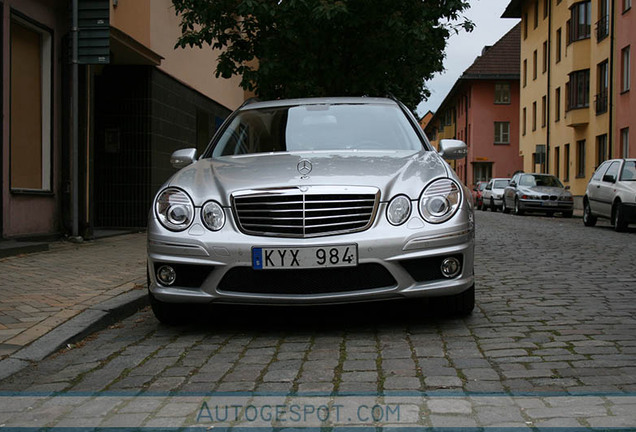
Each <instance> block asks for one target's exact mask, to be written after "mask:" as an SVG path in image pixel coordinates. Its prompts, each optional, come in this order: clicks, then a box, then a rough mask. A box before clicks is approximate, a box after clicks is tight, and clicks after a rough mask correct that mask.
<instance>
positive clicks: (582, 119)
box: [565, 108, 590, 128]
mask: <svg viewBox="0 0 636 432" xmlns="http://www.w3.org/2000/svg"><path fill="white" fill-rule="evenodd" d="M589 122H590V110H589V108H576V109H571V110H569V111H567V112H566V113H565V125H566V126H569V127H573V128H576V127H581V126H585V125H587V124H588V123H589Z"/></svg>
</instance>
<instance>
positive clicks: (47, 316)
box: [0, 233, 146, 358]
mask: <svg viewBox="0 0 636 432" xmlns="http://www.w3.org/2000/svg"><path fill="white" fill-rule="evenodd" d="M50 247H51V250H50V251H48V252H41V253H34V254H29V255H24V256H13V257H8V258H1V259H0V274H1V275H2V278H1V280H0V293H1V295H0V358H2V357H5V356H7V355H9V354H11V353H13V352H15V351H17V350H18V349H20V348H22V347H23V346H25V345H28V344H29V343H31V342H33V341H34V340H36V339H37V338H39V337H40V336H42V335H44V334H46V333H47V332H49V331H50V330H52V329H53V328H55V327H57V326H58V325H60V324H61V323H63V322H65V321H67V320H68V319H70V318H72V317H74V316H76V315H77V314H79V313H80V312H81V311H83V310H85V309H86V308H87V307H90V306H93V305H95V304H96V303H99V302H101V301H104V300H108V299H111V298H113V297H114V296H116V295H118V294H121V293H123V292H126V291H129V290H131V289H133V288H134V287H135V285H140V284H145V279H146V273H145V262H146V258H145V248H146V242H145V234H142V233H140V234H130V235H123V236H118V237H111V238H105V239H101V240H99V241H91V242H86V243H81V244H72V243H67V242H58V243H53V244H52V245H51V246H50ZM140 287H141V286H140Z"/></svg>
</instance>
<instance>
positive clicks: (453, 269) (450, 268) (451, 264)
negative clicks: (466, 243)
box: [442, 257, 462, 279]
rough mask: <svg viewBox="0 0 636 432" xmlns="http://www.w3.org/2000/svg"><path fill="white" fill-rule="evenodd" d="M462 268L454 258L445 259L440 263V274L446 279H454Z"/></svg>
mask: <svg viewBox="0 0 636 432" xmlns="http://www.w3.org/2000/svg"><path fill="white" fill-rule="evenodd" d="M461 269H462V266H461V264H460V263H459V260H458V259H457V258H454V257H450V258H445V259H444V261H442V274H443V275H444V277H447V278H449V279H450V278H454V277H455V276H457V275H458V274H459V272H460V271H461Z"/></svg>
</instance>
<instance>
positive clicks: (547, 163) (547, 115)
mask: <svg viewBox="0 0 636 432" xmlns="http://www.w3.org/2000/svg"><path fill="white" fill-rule="evenodd" d="M546 1H547V0H546ZM546 56H547V57H548V58H547V59H546V62H547V63H548V64H547V66H548V86H547V89H546V91H547V94H546V97H545V121H546V131H545V137H546V138H545V170H544V171H545V173H546V174H548V173H550V124H551V122H550V111H551V110H550V100H551V99H552V95H551V94H550V93H551V92H550V89H551V86H550V80H551V78H552V67H551V65H550V62H551V59H552V1H549V2H548V52H547V53H546Z"/></svg>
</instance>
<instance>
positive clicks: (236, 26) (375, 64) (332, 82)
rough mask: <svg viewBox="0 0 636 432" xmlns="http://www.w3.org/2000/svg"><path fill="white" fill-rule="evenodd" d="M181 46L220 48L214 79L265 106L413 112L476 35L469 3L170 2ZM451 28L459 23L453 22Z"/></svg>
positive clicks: (365, 0) (392, 0) (363, 0)
mask: <svg viewBox="0 0 636 432" xmlns="http://www.w3.org/2000/svg"><path fill="white" fill-rule="evenodd" d="M173 4H174V7H175V11H176V13H177V15H178V16H179V17H180V19H181V33H182V35H181V37H180V38H179V40H178V42H177V47H186V46H190V47H192V46H196V47H204V46H205V45H209V46H211V47H212V48H213V49H215V50H219V53H220V55H219V59H218V63H217V67H216V71H215V73H216V76H217V77H219V76H220V77H223V78H229V77H231V76H234V75H238V76H241V77H242V79H241V86H242V87H243V88H244V89H246V90H253V91H255V92H256V94H257V95H258V96H259V97H261V98H264V99H277V98H293V97H310V96H360V95H368V96H386V95H388V94H393V95H395V96H396V97H397V98H398V99H400V100H402V101H403V102H404V103H405V104H406V105H407V106H409V107H410V108H412V109H414V108H415V106H417V104H418V103H419V102H420V101H421V100H422V99H424V98H426V97H428V96H429V95H430V92H429V90H428V89H427V88H426V86H425V81H426V80H429V79H431V78H432V76H433V74H435V73H436V72H440V71H442V70H443V60H444V48H445V46H446V39H447V38H448V37H449V35H450V33H451V32H453V31H460V30H462V29H463V30H468V31H470V30H471V29H472V23H471V22H470V21H468V20H466V19H463V18H462V17H461V16H460V14H461V12H462V11H464V10H465V9H466V8H468V1H467V0H173ZM451 21H453V22H455V23H457V22H459V24H451Z"/></svg>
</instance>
